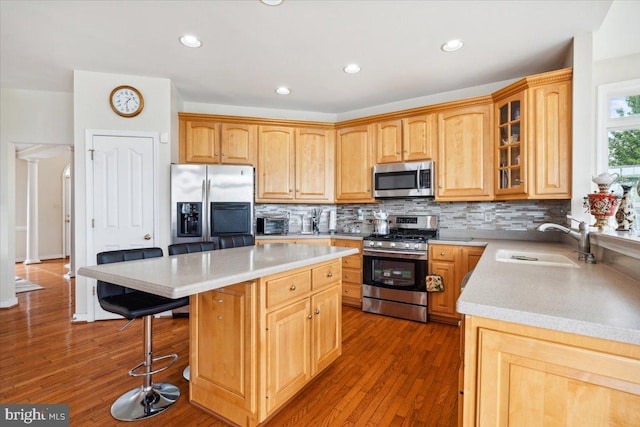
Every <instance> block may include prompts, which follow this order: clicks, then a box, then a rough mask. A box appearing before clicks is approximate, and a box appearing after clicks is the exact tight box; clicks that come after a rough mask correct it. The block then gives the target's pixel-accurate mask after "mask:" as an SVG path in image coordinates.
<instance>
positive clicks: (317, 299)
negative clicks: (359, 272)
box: [311, 285, 342, 375]
mask: <svg viewBox="0 0 640 427" xmlns="http://www.w3.org/2000/svg"><path fill="white" fill-rule="evenodd" d="M341 305H342V291H341V288H340V286H337V285H336V286H333V287H331V288H329V289H327V290H325V291H322V292H319V293H317V294H315V295H313V296H312V297H311V309H312V310H313V329H312V332H311V340H312V344H311V375H315V374H317V373H318V372H320V371H322V370H323V369H324V368H326V367H327V366H329V365H330V364H331V363H332V362H333V361H334V360H336V359H337V358H338V357H339V356H340V355H341V354H342V334H341V327H340V325H341V324H342V308H341Z"/></svg>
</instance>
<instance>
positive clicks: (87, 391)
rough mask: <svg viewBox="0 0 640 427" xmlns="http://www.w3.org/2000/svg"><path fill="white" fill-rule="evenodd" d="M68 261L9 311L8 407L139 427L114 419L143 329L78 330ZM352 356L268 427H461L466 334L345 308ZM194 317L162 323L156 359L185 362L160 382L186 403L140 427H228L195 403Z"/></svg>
mask: <svg viewBox="0 0 640 427" xmlns="http://www.w3.org/2000/svg"><path fill="white" fill-rule="evenodd" d="M63 264H64V262H63V261H62V260H58V261H47V262H44V263H42V264H35V265H30V266H27V267H24V266H23V265H22V264H16V274H17V275H19V276H21V277H24V278H26V279H28V280H30V281H31V282H34V283H38V284H40V285H42V286H44V287H45V289H43V290H38V291H32V292H26V293H19V294H18V301H19V305H18V306H16V307H13V308H9V309H3V310H0V325H1V326H0V345H1V346H2V350H1V352H0V401H1V402H2V403H38V404H53V403H65V404H69V405H70V412H71V417H70V418H71V425H72V426H85V425H89V424H92V425H99V426H113V425H131V424H130V423H118V422H116V421H115V420H114V419H113V418H111V415H110V413H109V408H110V406H111V404H112V403H113V401H114V400H115V399H116V398H117V397H118V396H119V395H120V394H122V393H124V392H125V391H127V390H129V389H132V388H134V387H137V386H138V385H139V384H140V382H139V380H138V379H135V378H131V377H129V376H128V375H127V371H128V370H129V369H130V368H131V367H133V366H134V365H136V364H137V363H139V362H140V361H141V360H142V336H141V335H142V322H140V321H136V322H134V323H133V324H132V325H131V326H129V327H128V328H127V329H125V330H124V331H122V332H121V331H119V328H120V327H121V326H123V324H124V321H118V320H116V321H102V322H95V323H72V322H71V317H72V315H73V312H74V309H75V302H74V292H73V287H74V281H73V280H71V281H69V280H65V279H64V278H63V274H64V273H65V269H64V268H63ZM343 321H344V326H343V340H344V345H343V354H342V356H341V357H340V358H339V359H338V360H337V361H336V362H335V363H334V364H333V365H332V366H331V367H329V368H328V370H326V371H325V372H324V373H322V374H321V375H320V376H319V377H318V378H317V379H316V380H315V381H313V382H312V383H311V384H310V385H309V386H308V387H306V388H305V389H304V390H303V391H302V392H301V393H300V394H299V395H298V396H297V397H296V398H294V399H293V400H292V401H291V402H289V403H288V404H287V405H286V406H285V408H284V409H283V410H282V411H280V412H279V413H278V414H276V416H274V417H273V418H272V419H270V420H269V421H268V422H267V423H265V425H268V426H292V427H293V426H296V427H297V426H447V427H449V426H455V425H456V424H457V411H456V402H457V400H456V399H457V392H456V389H457V362H458V351H459V331H458V328H457V327H453V326H447V325H440V324H436V323H428V324H421V323H416V322H410V321H405V320H400V319H393V318H390V317H384V316H377V315H372V314H367V313H363V312H362V311H360V310H358V309H355V308H351V307H344V313H343ZM187 341H188V319H185V318H178V319H169V318H162V319H155V320H154V351H155V353H156V354H166V353H173V352H175V353H177V354H178V355H179V357H180V360H179V361H178V363H177V364H176V365H174V366H173V367H171V368H170V369H169V370H167V371H165V372H163V373H161V374H159V375H158V378H156V379H157V380H158V381H167V382H170V383H172V384H175V385H177V386H178V387H179V388H180V390H181V392H182V396H181V397H180V400H179V401H178V402H177V403H176V404H175V405H174V406H173V407H172V408H170V409H169V410H168V411H167V412H166V413H164V414H161V415H158V416H157V417H154V418H151V419H149V420H146V421H141V422H137V423H136V424H135V425H136V426H173V425H175V426H227V424H225V423H223V422H221V421H219V420H217V419H216V418H214V417H213V416H211V415H209V414H207V413H206V412H203V411H202V410H200V409H198V408H195V407H194V406H192V405H191V404H190V403H189V401H188V398H187V396H188V383H187V382H186V381H185V380H184V379H182V376H181V372H182V368H183V367H184V366H186V365H187V363H188V362H187V360H188V345H187Z"/></svg>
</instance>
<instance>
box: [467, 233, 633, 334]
mask: <svg viewBox="0 0 640 427" xmlns="http://www.w3.org/2000/svg"><path fill="white" fill-rule="evenodd" d="M478 243H480V242H479V241H478ZM485 243H486V244H487V246H486V249H485V251H484V253H483V255H482V257H481V258H480V261H479V262H478V265H477V266H476V268H475V270H474V271H473V274H472V275H471V277H470V279H469V281H468V282H467V285H466V287H465V290H464V292H462V294H461V296H460V298H459V299H458V302H457V310H458V312H460V313H464V314H468V315H474V316H480V317H487V318H491V319H497V320H504V321H507V322H513V323H520V324H525V325H529V326H537V327H541V328H547V329H553V330H559V331H564V332H570V333H575V334H580V335H587V336H592V337H597V338H604V339H608V340H614V341H620V342H625V343H631V344H636V345H640V281H639V280H638V279H637V278H632V277H629V276H626V275H624V274H622V273H620V272H618V271H616V270H614V269H613V268H611V267H609V266H607V265H606V264H602V263H598V264H586V263H584V262H582V261H578V259H577V254H576V253H575V251H573V248H574V247H573V246H569V245H566V244H564V243H549V242H527V241H513V240H494V241H492V240H485ZM500 249H506V250H516V251H527V252H538V253H545V254H550V253H551V254H561V255H565V256H566V257H568V258H569V259H570V260H573V261H575V264H576V266H577V267H574V268H571V267H558V266H544V265H535V264H534V263H532V264H528V263H512V262H501V261H497V260H496V253H497V252H498V250H500Z"/></svg>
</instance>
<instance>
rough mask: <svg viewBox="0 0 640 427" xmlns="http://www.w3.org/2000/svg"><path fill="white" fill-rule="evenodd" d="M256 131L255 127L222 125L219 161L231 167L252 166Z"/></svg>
mask: <svg viewBox="0 0 640 427" xmlns="http://www.w3.org/2000/svg"><path fill="white" fill-rule="evenodd" d="M257 131H258V128H257V126H255V125H243V124H235V123H234V124H231V123H223V124H222V127H221V135H220V161H221V162H222V163H229V164H233V165H253V164H254V162H255V152H256V136H257Z"/></svg>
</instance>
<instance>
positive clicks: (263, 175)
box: [256, 126, 295, 202]
mask: <svg viewBox="0 0 640 427" xmlns="http://www.w3.org/2000/svg"><path fill="white" fill-rule="evenodd" d="M294 135H295V133H294V129H293V128H289V127H284V126H260V127H259V129H258V167H257V172H258V173H257V194H256V202H263V201H265V200H266V201H274V200H286V201H291V200H293V198H294V193H293V190H294V186H295V183H294V179H295V175H294V171H295V169H294V168H295V157H294V156H295V154H294V153H295V151H294V150H295V145H294Z"/></svg>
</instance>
